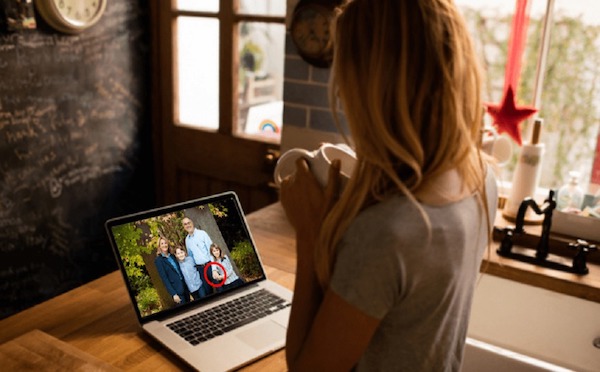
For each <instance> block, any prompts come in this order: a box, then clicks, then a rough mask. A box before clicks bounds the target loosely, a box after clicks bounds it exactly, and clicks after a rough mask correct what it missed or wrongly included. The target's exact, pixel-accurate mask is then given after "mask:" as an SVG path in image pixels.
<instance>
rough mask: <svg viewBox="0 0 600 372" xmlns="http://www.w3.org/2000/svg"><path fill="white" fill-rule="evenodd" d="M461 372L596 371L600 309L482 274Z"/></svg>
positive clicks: (599, 351)
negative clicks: (482, 371)
mask: <svg viewBox="0 0 600 372" xmlns="http://www.w3.org/2000/svg"><path fill="white" fill-rule="evenodd" d="M467 337H468V339H467V344H466V347H465V357H464V363H463V364H464V366H463V371H481V370H485V371H511V372H518V371H565V370H576V371H600V345H598V346H594V344H595V343H596V344H598V343H599V342H600V304H599V303H596V302H592V301H587V300H583V299H580V298H577V297H572V296H568V295H565V294H561V293H557V292H553V291H549V290H546V289H541V288H537V287H533V286H530V285H526V284H522V283H519V282H515V281H512V280H507V279H503V278H499V277H496V276H492V275H487V274H483V275H482V277H481V278H480V280H479V282H478V283H477V287H476V289H475V295H474V298H473V307H472V310H471V321H470V324H469V329H468V332H467Z"/></svg>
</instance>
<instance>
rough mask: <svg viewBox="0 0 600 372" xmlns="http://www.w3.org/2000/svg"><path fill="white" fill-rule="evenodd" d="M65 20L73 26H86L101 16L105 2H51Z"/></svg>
mask: <svg viewBox="0 0 600 372" xmlns="http://www.w3.org/2000/svg"><path fill="white" fill-rule="evenodd" d="M51 1H52V2H53V3H54V6H55V7H56V9H57V10H58V12H59V13H60V15H61V16H62V17H63V18H64V19H65V21H67V22H70V23H72V24H73V25H86V24H88V23H90V22H93V21H94V20H95V19H96V18H97V17H98V16H99V14H100V12H101V10H102V8H103V3H104V1H100V0H51Z"/></svg>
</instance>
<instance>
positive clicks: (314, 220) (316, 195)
mask: <svg viewBox="0 0 600 372" xmlns="http://www.w3.org/2000/svg"><path fill="white" fill-rule="evenodd" d="M340 167H341V163H340V161H339V160H337V159H336V160H334V161H333V162H332V164H331V167H330V168H329V179H328V182H327V186H326V187H322V186H321V185H320V184H319V182H318V181H317V179H316V178H315V176H314V175H313V174H312V172H311V171H310V169H309V165H308V162H307V161H306V159H304V158H299V159H298V160H296V172H295V173H294V174H293V175H291V176H288V177H286V178H285V179H284V180H283V182H282V183H281V196H280V199H281V204H282V205H283V208H284V210H285V213H286V215H287V218H288V220H289V221H290V223H291V225H292V226H293V227H294V229H295V230H296V236H297V237H298V238H302V239H311V241H312V242H313V243H314V241H316V237H317V236H318V234H319V230H320V228H321V224H322V222H323V219H324V218H325V216H326V215H327V213H329V211H330V210H331V207H332V206H333V205H334V204H335V202H336V201H337V198H338V195H339V192H340V186H341V175H340Z"/></svg>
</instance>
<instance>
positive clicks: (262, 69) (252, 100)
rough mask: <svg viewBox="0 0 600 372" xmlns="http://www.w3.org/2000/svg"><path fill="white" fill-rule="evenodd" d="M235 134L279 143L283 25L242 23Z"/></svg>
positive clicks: (281, 104) (240, 29)
mask: <svg viewBox="0 0 600 372" xmlns="http://www.w3.org/2000/svg"><path fill="white" fill-rule="evenodd" d="M238 32H239V39H238V40H239V42H238V47H239V71H238V79H239V81H238V96H237V98H238V125H237V131H236V132H237V134H238V135H249V136H259V137H261V138H262V139H265V140H268V139H270V140H272V141H275V142H279V139H280V136H281V127H282V124H283V123H282V121H283V65H284V60H285V57H284V42H285V25H284V24H279V23H261V22H241V23H240V24H239V27H238Z"/></svg>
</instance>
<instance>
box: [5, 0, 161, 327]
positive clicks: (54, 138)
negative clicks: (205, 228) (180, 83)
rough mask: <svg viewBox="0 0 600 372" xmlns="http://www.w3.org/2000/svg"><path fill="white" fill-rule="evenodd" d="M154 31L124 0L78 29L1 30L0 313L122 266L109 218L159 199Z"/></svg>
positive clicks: (143, 12)
mask: <svg viewBox="0 0 600 372" xmlns="http://www.w3.org/2000/svg"><path fill="white" fill-rule="evenodd" d="M148 42H149V24H148V20H147V6H146V5H144V4H143V2H130V1H125V0H113V1H111V2H110V6H109V7H107V14H105V16H104V17H102V19H101V21H100V22H99V23H98V24H96V25H95V26H94V27H93V28H91V29H90V30H89V31H86V32H84V33H81V34H78V35H64V34H61V33H57V32H53V31H52V29H50V28H45V27H41V28H40V29H38V30H31V31H30V32H23V33H12V34H0V75H1V76H2V78H1V82H0V242H1V244H0V252H1V253H2V255H3V259H2V260H1V261H0V303H2V304H3V306H1V307H0V311H2V312H0V317H3V316H5V315H6V313H5V312H8V313H10V312H11V311H12V312H14V311H17V310H19V309H21V308H23V307H24V306H25V307H27V306H31V305H33V304H35V303H37V302H39V301H41V300H44V299H46V298H47V297H50V296H53V295H56V294H58V292H60V291H64V290H67V289H70V288H72V287H73V286H75V285H80V284H81V283H82V281H83V280H85V279H90V278H91V277H92V276H93V275H96V276H98V275H100V274H104V273H106V272H107V270H114V268H115V267H114V257H113V256H112V253H111V252H110V248H109V247H108V244H107V240H106V236H105V233H104V230H103V223H104V221H105V220H106V219H107V218H108V217H113V216H115V215H117V214H121V213H123V212H124V211H125V210H124V209H125V207H127V208H135V209H139V208H140V207H139V206H140V205H141V204H144V205H148V204H150V203H151V201H152V194H153V190H152V188H151V185H152V183H153V179H152V176H151V175H150V174H148V173H145V174H141V173H139V171H138V170H137V168H136V167H138V166H139V164H140V163H141V160H140V159H141V158H145V157H147V155H146V152H148V151H150V149H151V144H149V143H146V142H141V138H142V137H141V136H140V133H142V131H145V130H146V129H144V128H145V127H146V125H147V124H146V123H148V122H149V121H150V120H149V119H148V117H147V116H148V112H149V110H148V98H149V96H148V91H149V86H150V82H149V81H148V80H147V78H146V77H147V76H150V74H149V73H148V72H149V71H148V70H149V62H148V61H149V60H150V58H149V57H150V56H149V52H148V51H149V49H150V48H149V45H148ZM144 138H148V137H144ZM131 211H132V210H127V212H131ZM7 283H10V285H8V284H7ZM5 304H10V305H6V306H5ZM13 304H14V305H13ZM11 306H12V307H11Z"/></svg>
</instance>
